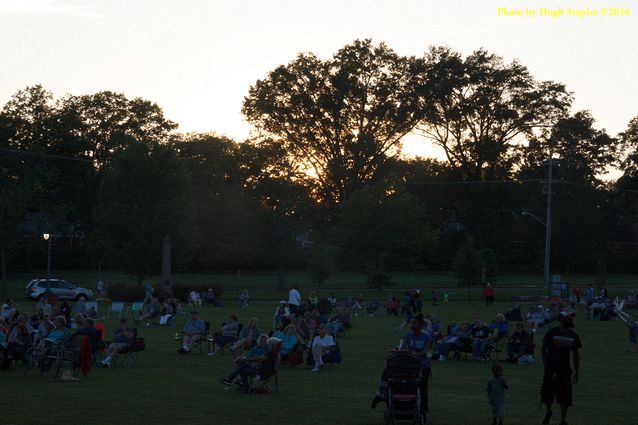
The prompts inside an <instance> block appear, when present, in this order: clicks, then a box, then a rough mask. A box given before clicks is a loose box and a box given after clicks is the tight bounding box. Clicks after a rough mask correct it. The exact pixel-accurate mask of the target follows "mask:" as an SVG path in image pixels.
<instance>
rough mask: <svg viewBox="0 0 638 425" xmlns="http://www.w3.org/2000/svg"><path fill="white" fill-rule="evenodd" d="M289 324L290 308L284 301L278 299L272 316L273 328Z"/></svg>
mask: <svg viewBox="0 0 638 425" xmlns="http://www.w3.org/2000/svg"><path fill="white" fill-rule="evenodd" d="M289 324H290V308H289V307H288V304H287V303H286V301H283V300H282V301H279V305H278V306H277V308H276V309H275V314H274V315H273V318H272V326H273V329H277V330H281V329H283V328H285V327H286V326H287V325H289Z"/></svg>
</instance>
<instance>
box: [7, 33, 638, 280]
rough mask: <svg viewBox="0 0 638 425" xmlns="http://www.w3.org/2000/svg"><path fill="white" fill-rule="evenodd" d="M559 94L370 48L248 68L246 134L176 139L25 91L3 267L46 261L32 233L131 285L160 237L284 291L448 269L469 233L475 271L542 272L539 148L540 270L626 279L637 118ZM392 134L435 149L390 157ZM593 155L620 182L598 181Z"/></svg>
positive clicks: (491, 67)
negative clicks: (271, 280)
mask: <svg viewBox="0 0 638 425" xmlns="http://www.w3.org/2000/svg"><path fill="white" fill-rule="evenodd" d="M572 100H573V97H572V93H570V92H569V91H567V88H566V87H565V85H563V84H561V83H557V82H553V81H537V80H536V79H535V78H534V77H533V76H532V75H531V74H530V73H529V71H528V69H527V68H526V67H525V66H524V65H522V64H521V63H519V62H518V61H512V62H510V63H507V62H505V61H504V59H503V58H502V57H500V56H498V55H495V54H492V53H489V52H487V51H485V50H482V49H480V50H477V51H475V52H473V53H471V54H469V55H467V56H466V57H463V56H462V55H461V54H460V53H458V52H455V51H453V50H451V49H450V48H448V47H432V48H430V49H429V50H428V51H426V52H425V54H424V55H423V56H422V57H414V56H401V55H399V54H397V53H396V52H394V51H393V50H392V49H391V48H390V47H388V46H387V45H385V44H383V43H381V44H378V45H374V44H373V43H372V42H371V41H370V40H356V41H354V42H353V43H351V44H349V45H346V46H344V47H343V48H341V49H340V50H339V51H338V52H336V53H335V54H334V55H333V57H331V58H329V59H321V58H318V57H317V56H315V55H314V54H311V53H303V54H299V55H298V56H297V57H296V58H294V59H293V60H292V61H290V62H289V63H288V64H284V65H281V66H279V67H277V68H276V69H274V70H272V71H271V72H270V73H268V75H266V76H264V78H263V79H260V80H258V81H257V82H256V83H255V84H254V85H253V86H252V87H250V88H249V90H248V94H247V95H246V97H245V98H244V102H243V108H242V113H243V115H244V117H245V118H246V120H247V121H248V122H249V123H250V124H252V125H253V126H254V128H255V131H254V132H253V133H252V135H251V137H250V138H249V139H248V140H245V141H236V140H232V139H230V138H227V137H222V136H218V135H216V134H214V133H187V134H185V133H180V132H178V131H177V129H178V125H177V123H174V122H172V121H170V120H169V119H168V118H166V117H165V116H164V114H163V112H162V109H161V108H160V106H158V105H157V104H155V103H153V102H151V101H148V100H145V99H141V98H134V99H129V98H127V97H126V96H124V95H123V94H119V93H114V92H109V91H104V92H98V93H95V94H89V95H66V96H63V97H61V98H58V99H55V98H54V97H53V95H52V94H51V93H50V92H48V91H47V90H46V89H45V88H43V87H41V86H39V85H36V86H32V87H27V88H25V89H23V90H20V91H18V92H17V93H15V94H14V95H13V96H12V97H11V99H10V100H9V101H8V102H7V103H6V104H5V105H4V107H3V108H2V111H1V112H0V170H1V177H2V179H1V186H0V254H1V260H2V270H3V276H5V274H6V269H7V268H9V269H28V268H31V267H42V266H43V259H44V258H46V256H45V255H44V254H43V250H44V249H45V245H44V244H43V243H42V241H41V238H40V235H41V233H42V232H43V229H45V227H47V228H51V229H53V230H52V232H53V234H54V236H55V252H54V262H55V264H56V267H87V268H88V267H95V265H96V264H97V263H98V262H100V264H101V265H102V266H104V267H112V268H116V269H122V270H125V271H126V272H127V273H129V274H130V275H131V276H132V277H134V278H135V279H136V280H138V281H140V282H141V280H142V279H144V278H145V277H147V276H150V275H153V274H157V273H158V272H159V267H160V261H161V252H160V249H161V244H162V240H163V239H164V237H165V236H169V237H170V238H171V241H172V244H173V257H174V262H175V266H176V267H177V268H184V269H194V270H231V269H237V268H241V269H255V270H256V269H273V268H274V269H277V270H279V271H280V286H281V287H283V286H284V285H285V282H284V277H285V270H287V269H290V268H308V270H309V271H310V274H311V275H312V276H313V279H315V280H316V281H317V282H319V283H321V282H322V281H325V280H327V279H328V278H329V276H330V274H331V273H332V272H333V271H334V270H336V269H352V270H359V271H361V270H364V271H366V272H367V273H368V276H369V279H370V282H371V283H372V284H375V285H376V284H385V283H388V282H389V280H390V279H391V276H392V274H393V273H396V272H397V271H406V270H418V269H437V270H446V269H450V268H452V267H453V265H454V261H453V259H454V257H455V255H456V254H457V252H459V250H460V249H461V247H463V246H464V244H465V245H467V243H468V240H469V239H470V238H471V244H472V245H473V246H476V247H477V248H478V249H480V250H481V253H482V254H483V258H489V259H490V260H489V261H487V260H486V262H485V263H484V265H485V267H487V266H486V265H487V264H488V263H489V264H490V266H489V268H490V269H492V268H497V267H500V268H509V269H520V270H539V269H541V268H542V257H543V247H544V234H545V232H544V228H543V224H542V223H541V222H539V221H537V220H534V219H532V218H530V216H533V215H537V216H543V215H544V210H545V205H546V196H547V190H548V189H547V188H548V180H547V179H548V177H547V174H548V158H549V157H550V155H552V158H553V161H552V162H553V170H552V171H553V179H552V200H553V227H552V230H553V238H552V262H551V263H552V268H553V271H555V272H560V271H592V269H593V268H595V267H598V266H597V265H599V264H601V262H603V263H604V265H605V267H607V268H609V269H610V270H613V271H637V270H636V267H637V266H636V262H635V261H634V258H635V256H636V248H635V247H636V246H637V245H636V243H637V242H638V241H637V240H636V236H637V235H638V234H637V233H636V231H637V230H638V228H637V227H636V214H635V213H634V210H635V209H636V207H637V206H638V202H637V201H638V184H637V182H638V180H637V178H636V176H637V172H638V149H637V147H638V117H636V118H634V119H633V120H631V121H630V122H629V123H628V125H627V129H626V131H624V132H622V133H620V134H617V135H610V134H608V133H607V132H606V131H605V130H604V129H602V130H601V129H597V128H596V125H595V124H596V123H595V120H594V117H593V116H592V115H591V113H590V112H588V111H573V110H572V107H571V105H572ZM408 135H412V137H414V135H418V136H420V137H422V138H423V140H424V141H426V140H427V141H430V142H432V143H434V144H435V145H437V146H439V147H441V148H442V150H443V152H444V153H445V159H444V160H437V159H433V158H421V157H417V158H409V157H406V156H405V155H403V154H402V149H401V148H402V143H403V141H404V140H405V137H406V136H408ZM609 167H616V168H618V169H620V170H621V171H622V172H623V175H622V177H621V178H619V179H618V180H616V181H613V182H609V181H606V180H603V179H602V176H604V175H605V173H606V172H607V170H608V169H609ZM523 212H526V213H527V215H522V214H521V213H523ZM540 221H542V220H540Z"/></svg>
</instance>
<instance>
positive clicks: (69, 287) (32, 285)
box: [25, 279, 93, 300]
mask: <svg viewBox="0 0 638 425" xmlns="http://www.w3.org/2000/svg"><path fill="white" fill-rule="evenodd" d="M46 290H47V280H46V279H33V280H32V281H31V282H29V283H27V287H26V288H25V295H26V296H27V297H28V298H31V299H32V300H38V299H40V298H41V297H42V296H43V295H44V293H45V291H46ZM49 290H50V291H51V293H52V294H53V295H55V296H57V297H58V298H60V299H63V300H79V299H80V298H81V297H84V298H85V299H87V300H88V299H91V297H92V296H93V291H91V290H90V289H86V288H80V287H78V286H74V285H73V284H71V283H69V282H67V281H66V280H62V279H50V280H49Z"/></svg>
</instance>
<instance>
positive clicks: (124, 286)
mask: <svg viewBox="0 0 638 425" xmlns="http://www.w3.org/2000/svg"><path fill="white" fill-rule="evenodd" d="M208 288H212V289H213V292H215V299H217V300H219V299H220V298H221V297H222V295H223V294H224V288H223V287H222V286H221V285H216V284H211V285H202V284H200V285H189V286H182V285H173V297H175V298H177V299H179V300H182V301H186V300H187V299H188V294H189V293H190V292H191V291H192V290H195V291H198V292H199V293H200V295H201V296H202V300H204V296H205V295H206V291H207V290H208ZM145 295H146V293H145V290H144V286H139V285H137V284H135V283H125V282H113V283H109V284H108V285H107V296H108V298H109V299H110V300H113V301H125V302H135V301H142V300H143V299H144V297H145ZM153 296H155V297H157V298H158V299H159V300H160V301H161V300H163V299H165V298H166V294H165V293H164V288H163V287H160V288H155V292H154V293H153Z"/></svg>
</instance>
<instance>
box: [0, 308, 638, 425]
mask: <svg viewBox="0 0 638 425" xmlns="http://www.w3.org/2000/svg"><path fill="white" fill-rule="evenodd" d="M277 297H278V296H277V295H273V296H272V300H270V301H265V300H263V301H262V300H259V301H255V302H253V303H252V305H251V306H250V308H248V309H246V310H241V309H238V308H237V306H236V304H235V303H233V302H228V303H227V305H226V307H224V308H210V307H206V308H203V309H202V314H203V318H204V319H205V320H209V321H211V323H213V324H217V323H219V322H221V321H222V320H224V318H225V317H226V316H227V314H228V313H231V312H238V313H239V315H240V319H241V320H242V321H244V322H245V321H246V320H247V319H248V318H249V317H250V316H257V317H258V318H259V319H260V321H261V324H262V328H268V327H269V325H270V321H271V317H272V312H273V311H274V307H275V304H276V299H277ZM280 297H281V295H279V298H280ZM20 302H21V304H22V306H23V308H25V309H26V310H28V309H29V308H31V307H32V304H31V303H29V302H26V301H20ZM507 307H508V304H507V303H497V304H496V305H494V306H492V307H490V308H486V307H485V306H484V305H483V304H481V303H480V302H476V303H472V304H468V303H465V302H453V303H451V304H450V305H448V306H445V307H429V306H428V307H427V310H431V311H433V312H435V313H436V314H437V315H438V317H439V318H440V319H441V321H442V322H443V323H444V324H447V323H449V322H451V321H456V320H462V319H473V318H474V317H476V316H480V317H483V318H484V319H486V320H491V319H492V318H493V316H494V315H495V313H496V312H499V311H503V310H505V309H506V308H507ZM186 317H187V316H181V317H180V318H179V321H178V324H179V325H180V326H181V325H183V324H184V322H185V320H186ZM115 323H116V320H110V321H108V322H107V333H110V332H111V331H112V330H113V329H114V327H115ZM397 323H398V320H397V319H395V318H390V317H387V316H385V315H383V314H382V315H381V316H380V317H374V318H368V317H361V316H360V317H356V318H354V329H353V330H352V333H351V335H350V336H346V337H342V338H340V341H339V342H340V345H341V348H342V352H343V357H344V361H343V363H342V364H340V365H338V366H337V367H336V368H335V369H334V370H324V371H321V372H320V373H311V372H310V371H309V370H308V369H307V368H306V367H297V368H295V369H292V368H283V369H282V370H281V372H280V379H279V382H280V391H279V393H278V394H271V395H250V396H249V395H245V394H241V393H239V392H236V391H234V390H233V389H230V390H229V389H225V388H224V386H222V385H221V384H218V383H217V382H216V379H217V378H218V377H221V376H225V375H227V374H228V373H229V371H230V370H231V369H232V367H233V365H232V357H231V356H230V355H224V356H221V357H208V356H206V355H200V354H196V353H193V354H190V355H188V356H179V355H178V354H177V352H176V349H177V348H178V346H177V344H176V343H175V341H174V340H173V335H174V333H175V331H176V329H175V328H141V329H140V334H141V335H143V336H144V337H145V338H146V341H147V350H146V351H145V352H143V353H140V356H139V367H137V368H122V367H114V368H112V369H108V370H104V369H98V368H94V369H93V370H92V371H91V373H90V375H89V377H88V378H82V379H81V381H80V382H75V383H73V382H60V381H54V380H53V379H52V378H51V377H47V376H44V377H41V376H39V375H38V373H37V372H36V371H31V372H30V373H29V374H28V375H27V376H25V375H24V372H23V370H22V369H20V368H18V369H17V370H13V371H8V372H2V373H0V386H1V387H2V393H3V395H2V398H1V399H2V406H3V407H2V409H1V410H0V423H8V424H15V425H18V424H62V423H64V424H82V425H84V424H118V425H119V424H122V423H133V424H182V423H183V424H200V423H201V424H205V423H206V424H208V423H215V424H229V425H230V424H259V425H265V424H281V425H286V424H296V425H299V424H361V425H363V424H381V423H383V406H382V405H381V406H379V407H378V408H377V410H375V411H373V410H372V409H371V408H370V405H369V403H370V400H371V398H372V396H373V394H374V392H375V388H376V385H377V382H378V379H379V375H380V372H381V369H382V367H383V364H384V359H385V356H386V354H387V353H388V350H389V348H390V347H391V346H393V345H395V344H396V343H397V341H398V338H399V334H397V333H396V332H395V331H394V330H393V328H394V326H395V325H396V324H397ZM178 329H179V328H178ZM576 330H577V332H579V333H580V335H581V338H582V340H583V344H584V349H583V352H582V359H583V361H582V370H581V382H580V383H579V384H578V385H577V386H576V387H575V407H574V409H573V411H572V412H571V414H570V418H569V419H570V421H569V422H570V423H571V424H578V425H586V424H592V425H593V424H602V423H605V424H612V423H613V424H626V425H632V424H635V423H636V422H635V401H636V400H638V389H637V388H636V385H635V375H636V372H637V371H638V367H637V366H636V363H637V360H638V353H626V352H625V341H626V330H625V327H624V326H623V325H622V323H619V322H600V321H588V320H585V318H584V315H583V314H580V315H579V317H578V319H577V328H576ZM537 339H538V338H537ZM537 353H538V350H537ZM489 367H490V364H487V363H474V362H472V361H467V360H460V361H454V360H450V361H448V362H447V363H445V364H439V363H435V364H434V367H433V381H432V383H431V385H430V398H431V401H430V405H431V415H430V423H431V424H441V425H443V424H446V425H449V424H459V425H463V424H467V425H471V424H477V425H478V424H489V423H491V419H490V414H489V406H488V405H487V401H486V395H485V383H486V381H487V380H488V378H489V377H490V372H489ZM504 367H505V376H506V377H507V378H508V379H509V381H510V390H509V391H508V408H507V415H506V423H507V424H520V425H529V424H534V423H540V420H541V418H542V412H541V411H539V410H538V389H539V386H540V382H541V378H542V367H541V365H540V364H538V363H536V364H534V365H532V366H514V365H509V364H505V366H504ZM2 419H4V420H2ZM555 422H556V423H557V422H558V421H557V420H556V421H555Z"/></svg>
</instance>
